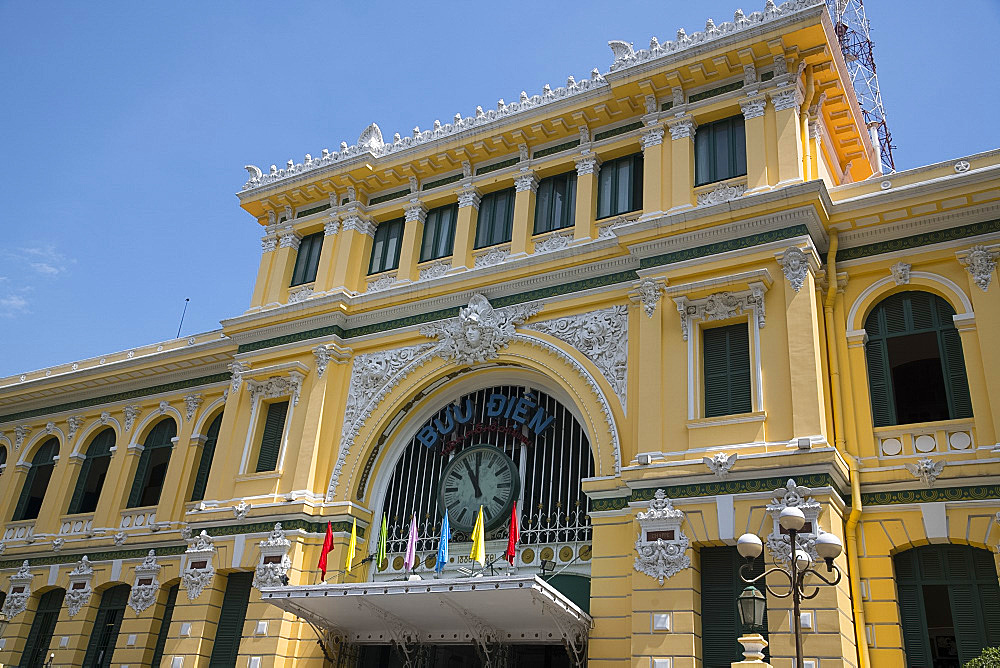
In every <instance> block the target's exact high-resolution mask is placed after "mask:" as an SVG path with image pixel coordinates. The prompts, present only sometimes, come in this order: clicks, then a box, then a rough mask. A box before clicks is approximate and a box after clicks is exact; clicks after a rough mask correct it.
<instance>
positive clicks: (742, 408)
mask: <svg viewBox="0 0 1000 668" xmlns="http://www.w3.org/2000/svg"><path fill="white" fill-rule="evenodd" d="M702 343H703V349H702V352H703V359H704V365H703V368H704V377H705V417H717V416H720V415H734V414H737V413H749V412H750V411H751V410H753V400H752V389H751V388H752V385H751V382H750V338H749V333H748V331H747V325H746V324H743V323H740V324H737V325H729V326H727V327H714V328H712V329H705V330H702Z"/></svg>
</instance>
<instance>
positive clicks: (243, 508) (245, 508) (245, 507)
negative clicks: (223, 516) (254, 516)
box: [233, 499, 250, 522]
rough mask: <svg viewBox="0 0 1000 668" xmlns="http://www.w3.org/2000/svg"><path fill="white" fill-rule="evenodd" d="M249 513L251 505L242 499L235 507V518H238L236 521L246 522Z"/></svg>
mask: <svg viewBox="0 0 1000 668" xmlns="http://www.w3.org/2000/svg"><path fill="white" fill-rule="evenodd" d="M249 513H250V504H249V503H247V502H246V501H244V500H242V499H241V500H240V502H239V503H237V504H236V505H235V506H233V516H234V517H236V520H237V521H239V522H243V521H245V520H246V518H247V515H248V514H249Z"/></svg>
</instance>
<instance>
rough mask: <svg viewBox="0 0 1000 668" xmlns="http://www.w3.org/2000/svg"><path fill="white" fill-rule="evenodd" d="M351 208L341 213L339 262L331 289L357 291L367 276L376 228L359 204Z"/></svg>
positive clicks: (335, 264) (335, 266)
mask: <svg viewBox="0 0 1000 668" xmlns="http://www.w3.org/2000/svg"><path fill="white" fill-rule="evenodd" d="M352 204H354V206H352ZM348 206H349V207H351V208H350V209H349V210H348V211H347V212H346V213H343V214H341V228H340V235H339V236H340V240H339V243H338V244H337V252H336V258H337V260H336V262H334V267H333V281H332V283H333V287H332V288H331V289H333V290H337V289H343V290H347V291H348V292H358V291H360V288H361V285H362V284H363V282H364V277H365V275H366V274H367V273H368V263H369V261H370V260H371V254H372V239H374V237H375V225H374V224H373V223H372V222H371V221H370V220H369V219H368V217H367V216H366V215H364V213H363V211H361V208H360V205H357V203H356V202H355V203H351V204H348Z"/></svg>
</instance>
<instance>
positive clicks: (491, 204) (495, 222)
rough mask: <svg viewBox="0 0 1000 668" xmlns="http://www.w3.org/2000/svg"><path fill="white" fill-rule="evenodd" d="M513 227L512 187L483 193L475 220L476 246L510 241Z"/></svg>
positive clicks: (482, 246)
mask: <svg viewBox="0 0 1000 668" xmlns="http://www.w3.org/2000/svg"><path fill="white" fill-rule="evenodd" d="M513 229H514V189H513V188H508V189H507V190H498V191H497V192H495V193H487V194H485V195H483V199H482V201H481V202H480V203H479V220H477V221H476V248H486V247H487V246H495V245H497V244H505V243H507V242H508V241H510V238H511V234H512V230H513Z"/></svg>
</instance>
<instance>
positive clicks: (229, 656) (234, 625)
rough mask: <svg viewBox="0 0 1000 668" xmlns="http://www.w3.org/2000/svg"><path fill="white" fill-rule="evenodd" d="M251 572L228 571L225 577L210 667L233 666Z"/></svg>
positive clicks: (245, 610) (244, 614)
mask: <svg viewBox="0 0 1000 668" xmlns="http://www.w3.org/2000/svg"><path fill="white" fill-rule="evenodd" d="M252 581H253V574H252V573H230V574H229V577H228V578H226V594H225V596H224V597H223V599H222V609H221V610H220V611H219V625H218V627H217V628H216V630H215V642H214V643H213V644H212V656H211V658H210V659H209V662H208V664H209V665H210V666H212V668H234V667H235V666H236V658H237V657H238V656H239V653H240V640H242V639H243V623H244V622H245V621H246V618H247V605H248V604H249V603H250V584H251V582H252Z"/></svg>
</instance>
